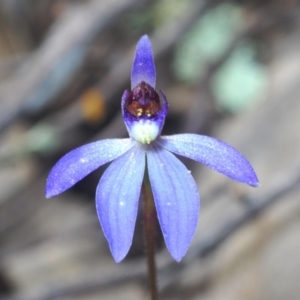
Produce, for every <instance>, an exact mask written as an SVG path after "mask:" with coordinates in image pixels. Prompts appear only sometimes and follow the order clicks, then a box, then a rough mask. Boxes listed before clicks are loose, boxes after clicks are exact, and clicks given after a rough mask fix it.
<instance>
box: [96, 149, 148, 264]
mask: <svg viewBox="0 0 300 300" xmlns="http://www.w3.org/2000/svg"><path fill="white" fill-rule="evenodd" d="M144 172H145V151H144V150H143V149H142V148H141V147H140V146H139V145H136V146H135V147H133V148H132V149H130V150H129V151H128V152H126V153H125V154H124V155H122V156H121V157H119V158H118V159H116V160H115V161H114V162H112V163H111V165H110V166H109V167H108V168H107V170H106V171H105V173H104V174H103V176H102V178H101V180H100V182H99V185H98V187H97V194H96V208H97V213H98V218H99V220H100V223H101V226H102V229H103V232H104V235H105V237H106V239H107V241H108V243H109V247H110V251H111V253H112V255H113V257H114V259H115V261H116V262H120V261H121V260H122V259H123V258H124V257H125V256H126V254H127V253H128V251H129V248H130V246H131V243H132V237H133V232H134V226H135V221H136V216H137V209H138V200H139V197H140V193H141V185H142V181H143V177H144Z"/></svg>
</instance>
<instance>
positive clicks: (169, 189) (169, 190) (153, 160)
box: [147, 146, 200, 261]
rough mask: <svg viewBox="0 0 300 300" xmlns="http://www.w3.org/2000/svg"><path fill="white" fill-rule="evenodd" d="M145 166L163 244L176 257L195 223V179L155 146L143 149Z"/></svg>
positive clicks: (184, 249) (185, 244)
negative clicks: (162, 236) (145, 158)
mask: <svg viewBox="0 0 300 300" xmlns="http://www.w3.org/2000/svg"><path fill="white" fill-rule="evenodd" d="M147 166H148V171H149V179H150V183H151V187H152V192H153V197H154V201H155V205H156V209H157V213H158V219H159V222H160V226H161V229H162V232H163V235H164V238H165V242H166V245H167V248H168V250H169V252H170V253H171V255H172V257H173V258H174V259H175V260H176V261H180V260H181V259H182V257H183V256H184V255H185V253H186V251H187V249H188V247H189V245H190V242H191V240H192V237H193V235H194V232H195V229H196V226H197V221H198V214H199V206H200V199H199V194H198V190H197V186H196V183H195V181H194V179H193V177H192V176H191V174H190V172H189V171H188V170H187V169H186V167H185V166H184V165H183V164H182V163H181V162H180V161H179V160H178V159H177V158H176V157H175V156H174V155H173V154H172V153H170V152H169V151H166V150H165V149H163V148H161V147H159V146H153V148H152V149H151V150H149V151H148V152H147Z"/></svg>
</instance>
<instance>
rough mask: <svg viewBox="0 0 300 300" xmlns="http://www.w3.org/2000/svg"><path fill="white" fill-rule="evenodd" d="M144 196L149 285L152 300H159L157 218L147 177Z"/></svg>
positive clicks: (143, 188)
mask: <svg viewBox="0 0 300 300" xmlns="http://www.w3.org/2000/svg"><path fill="white" fill-rule="evenodd" d="M142 196H143V202H144V236H145V251H146V255H147V265H148V284H149V290H150V295H151V300H157V285H156V264H155V233H156V222H157V217H156V210H155V205H154V201H153V195H152V191H151V187H150V182H149V179H148V177H147V176H145V178H144V181H143V186H142Z"/></svg>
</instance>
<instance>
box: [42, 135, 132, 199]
mask: <svg viewBox="0 0 300 300" xmlns="http://www.w3.org/2000/svg"><path fill="white" fill-rule="evenodd" d="M133 145H134V144H133V142H132V141H131V140H130V139H109V140H102V141H98V142H94V143H90V144H87V145H84V146H81V147H79V148H77V149H75V150H72V151H71V152H69V153H67V154H66V155H65V156H63V157H62V158H61V159H60V160H59V161H58V162H57V163H56V165H55V166H54V167H53V168H52V170H51V172H50V174H49V176H48V179H47V183H46V197H47V198H50V197H53V196H56V195H58V194H60V193H62V192H64V191H65V190H67V189H68V188H70V187H71V186H73V185H74V184H75V183H76V182H78V181H79V180H81V179H82V178H84V177H85V176H87V175H88V174H89V173H91V172H92V171H94V170H95V169H97V168H98V167H100V166H102V165H104V164H105V163H108V162H110V161H112V160H114V159H115V158H117V157H119V156H120V155H122V154H124V153H125V152H126V151H127V150H129V149H130V148H131V147H132V146H133Z"/></svg>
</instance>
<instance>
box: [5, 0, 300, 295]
mask: <svg viewBox="0 0 300 300" xmlns="http://www.w3.org/2000/svg"><path fill="white" fill-rule="evenodd" d="M146 33H147V34H148V35H149V36H150V38H151V40H152V43H153V49H154V53H155V61H156V67H157V87H158V89H163V91H164V92H165V94H166V95H167V97H168V100H169V105H170V113H169V115H168V117H167V120H166V125H165V128H164V132H163V133H164V134H173V133H183V132H190V133H199V134H206V135H212V136H214V137H217V138H220V139H222V140H224V141H226V142H227V143H229V144H231V145H233V146H234V147H235V148H237V149H239V150H240V151H241V152H242V153H243V154H244V155H245V156H246V157H247V158H248V159H249V161H250V162H251V163H252V165H253V166H254V168H255V170H256V172H257V174H258V177H259V179H260V182H261V186H260V187H259V188H256V189H254V188H251V187H248V186H246V185H243V184H239V183H235V182H233V181H231V180H229V179H228V178H226V177H225V176H222V175H220V174H217V173H215V172H213V171H211V170H209V169H207V168H205V167H202V166H201V165H200V164H195V163H193V162H191V161H188V160H184V162H185V163H186V164H187V166H188V168H190V169H191V170H192V173H193V175H194V177H195V179H196V182H197V184H198V187H199V190H200V194H201V201H202V203H201V217H200V221H199V224H198V228H197V232H196V234H195V237H194V239H193V242H192V245H191V247H190V248H189V251H188V253H187V255H186V256H185V258H184V259H183V261H182V262H181V263H180V264H177V263H176V262H175V261H173V260H172V259H171V258H170V255H169V254H168V253H167V251H166V250H165V246H164V242H163V241H162V238H161V236H160V235H159V234H158V236H157V260H158V262H157V263H158V269H159V274H158V284H159V290H160V295H161V297H160V299H186V300H187V299H191V300H195V299H201V300H202V299H203V300H224V299H230V300H240V299H243V300H260V299H264V300H282V299H299V295H300V285H299V282H300V197H299V192H300V184H299V183H300V159H299V153H300V138H299V131H300V117H299V116H300V101H299V96H300V5H299V3H298V1H296V0H268V1H256V0H239V1H238V0H237V1H223V0H215V1H214V0H177V1H172V0H156V1H153V0H152V1H150V0H148V1H147V0H109V1H108V0H98V1H96V0H94V1H93V0H90V1H83V0H51V1H50V0H43V1H38V0H2V1H1V2H0V105H1V106H0V299H7V300H46V299H85V300H93V299H105V300H106V299H107V300H108V299H124V300H126V299H130V300H135V299H137V300H138V299H147V289H146V282H147V281H146V263H145V258H144V254H143V253H144V252H143V237H142V227H143V224H142V221H141V218H140V217H139V218H138V220H137V224H136V232H135V238H134V242H133V245H132V248H131V250H130V253H129V255H128V256H127V258H126V259H125V260H124V261H123V262H122V263H120V264H115V263H114V261H113V259H112V257H111V255H110V253H109V250H108V245H107V242H106V241H105V238H104V236H103V233H102V231H101V228H100V225H99V222H98V220H97V216H96V211H95V204H94V196H95V189H96V185H97V182H98V181H99V178H100V176H101V174H102V173H103V171H104V170H105V167H104V168H100V169H99V170H97V171H96V172H93V173H92V174H91V175H89V176H88V177H87V178H85V179H84V180H82V181H81V182H79V183H78V184H77V185H76V186H74V187H73V188H72V189H71V190H69V191H67V192H65V193H63V194H62V195H60V196H58V197H56V198H55V199H51V200H46V199H45V197H44V186H45V180H46V177H47V174H48V172H49V171H50V168H51V167H52V166H53V164H54V163H55V162H56V161H57V160H58V159H59V158H60V157H61V156H62V155H64V154H65V153H67V152H68V151H69V150H71V149H73V148H75V147H77V146H80V145H82V144H84V143H87V142H90V141H96V140H99V139H103V138H114V137H126V136H127V132H126V129H125V126H124V124H123V121H122V117H121V114H120V98H121V95H122V93H123V91H124V90H125V89H129V88H130V70H131V63H132V59H133V54H134V49H135V45H136V43H137V41H138V39H139V38H140V37H141V35H143V34H146Z"/></svg>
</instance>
